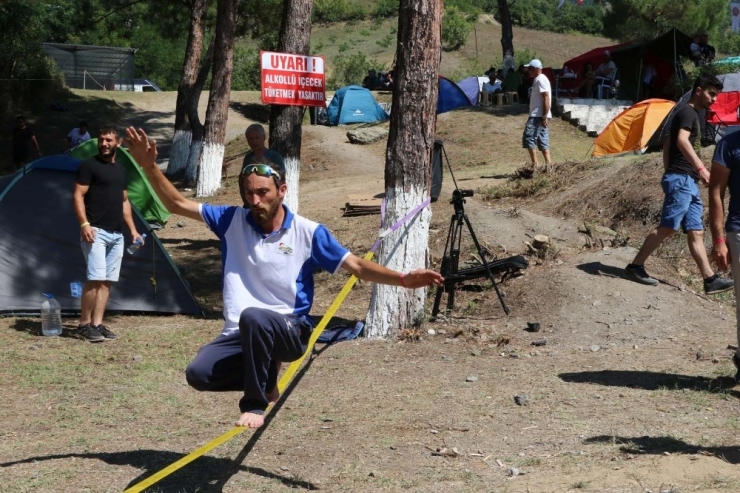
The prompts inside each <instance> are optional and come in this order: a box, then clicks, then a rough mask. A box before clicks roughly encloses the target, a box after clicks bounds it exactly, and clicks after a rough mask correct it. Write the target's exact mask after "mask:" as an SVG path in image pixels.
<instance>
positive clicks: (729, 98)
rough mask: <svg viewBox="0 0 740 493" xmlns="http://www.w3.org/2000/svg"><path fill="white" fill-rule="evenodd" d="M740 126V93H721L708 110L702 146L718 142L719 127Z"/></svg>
mask: <svg viewBox="0 0 740 493" xmlns="http://www.w3.org/2000/svg"><path fill="white" fill-rule="evenodd" d="M736 125H740V91H730V92H721V93H719V94H718V95H717V99H716V100H715V102H714V104H713V105H712V106H711V107H710V108H709V109H708V110H707V115H706V118H705V119H704V129H703V132H702V136H701V137H702V145H711V144H714V143H715V142H716V141H717V135H718V134H720V131H719V127H730V126H736Z"/></svg>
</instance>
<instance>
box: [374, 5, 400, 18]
mask: <svg viewBox="0 0 740 493" xmlns="http://www.w3.org/2000/svg"><path fill="white" fill-rule="evenodd" d="M398 6H399V1H398V0H377V1H376V2H375V8H374V9H373V13H372V15H373V17H375V18H380V19H383V18H386V17H396V16H397V15H398Z"/></svg>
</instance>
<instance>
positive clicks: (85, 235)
mask: <svg viewBox="0 0 740 493" xmlns="http://www.w3.org/2000/svg"><path fill="white" fill-rule="evenodd" d="M80 238H82V241H85V242H87V243H92V242H93V241H95V230H94V229H92V226H90V225H89V224H88V225H87V226H85V227H84V228H82V229H81V230H80Z"/></svg>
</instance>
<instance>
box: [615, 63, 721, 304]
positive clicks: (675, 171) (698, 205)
mask: <svg viewBox="0 0 740 493" xmlns="http://www.w3.org/2000/svg"><path fill="white" fill-rule="evenodd" d="M720 91H722V82H720V81H719V80H717V78H716V77H699V78H697V79H696V82H695V83H694V88H693V92H692V94H691V99H689V102H688V104H687V105H685V106H683V107H681V108H679V109H677V110H676V112H675V114H674V115H673V120H672V122H671V133H670V137H669V139H668V140H667V141H666V142H665V144H663V166H664V167H665V174H664V175H663V179H662V180H661V185H662V187H663V193H664V194H665V201H664V202H663V210H662V212H661V216H660V224H659V225H658V227H657V228H655V229H654V230H653V231H651V232H650V234H648V236H647V238H645V241H644V242H643V244H642V248H640V251H639V252H638V253H637V255H636V256H635V259H634V260H633V261H632V263H631V264H629V265H627V268H626V269H625V270H624V275H625V277H626V278H627V279H631V280H633V281H635V282H639V283H640V284H647V285H651V286H654V285H657V284H658V280H657V279H653V278H652V277H650V276H649V275H648V273H647V272H646V271H645V261H646V260H647V259H648V257H649V256H650V254H651V253H653V252H654V251H655V249H656V248H658V247H659V246H660V244H661V243H662V242H663V240H665V239H666V238H668V237H669V236H671V235H672V234H673V233H675V232H676V231H677V230H678V228H679V227H681V228H682V229H683V231H684V233H686V235H687V238H688V243H689V250H690V251H691V256H692V257H693V258H694V261H695V262H696V265H697V266H698V267H699V271H700V272H701V275H702V277H703V278H704V292H705V293H706V294H717V293H722V292H724V291H729V290H730V289H732V287H733V283H732V281H731V280H730V279H723V278H721V277H719V276H718V275H717V274H715V273H714V271H713V270H712V267H711V265H710V264H709V260H708V258H707V252H706V249H705V247H704V222H703V220H702V216H703V214H704V205H703V204H702V201H701V192H700V191H699V186H698V181H699V180H701V181H702V182H703V183H704V184H705V185H706V184H708V183H709V171H707V169H706V167H705V166H704V163H703V162H702V160H701V158H699V152H700V151H701V140H700V134H701V131H700V128H701V127H700V126H699V114H698V112H699V111H700V110H703V109H707V108H709V107H710V106H711V105H712V103H714V100H715V99H716V98H717V93H719V92H720Z"/></svg>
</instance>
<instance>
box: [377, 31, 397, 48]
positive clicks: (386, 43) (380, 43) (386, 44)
mask: <svg viewBox="0 0 740 493" xmlns="http://www.w3.org/2000/svg"><path fill="white" fill-rule="evenodd" d="M394 39H396V38H395V37H394V36H391V35H390V34H389V35H388V36H385V37H384V38H383V39H379V40H377V41H376V43H377V44H378V46H380V47H381V48H388V47H389V46H390V45H391V43H392V42H393V40H394Z"/></svg>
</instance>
